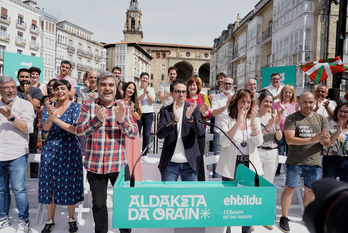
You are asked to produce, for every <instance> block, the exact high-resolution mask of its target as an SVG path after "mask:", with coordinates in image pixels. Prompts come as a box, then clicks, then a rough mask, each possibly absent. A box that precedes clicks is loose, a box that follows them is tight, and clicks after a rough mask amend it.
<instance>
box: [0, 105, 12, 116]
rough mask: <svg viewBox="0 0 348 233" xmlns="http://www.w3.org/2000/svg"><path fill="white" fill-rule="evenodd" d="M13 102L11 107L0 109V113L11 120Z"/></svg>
mask: <svg viewBox="0 0 348 233" xmlns="http://www.w3.org/2000/svg"><path fill="white" fill-rule="evenodd" d="M12 105H13V102H11V103H10V105H9V106H5V107H1V108H0V113H1V114H2V115H3V116H4V117H5V118H6V119H9V118H11V115H12V114H11V109H12Z"/></svg>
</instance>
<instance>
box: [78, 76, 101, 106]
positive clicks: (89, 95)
mask: <svg viewBox="0 0 348 233" xmlns="http://www.w3.org/2000/svg"><path fill="white" fill-rule="evenodd" d="M97 76H98V72H97V71H95V70H91V71H90V72H89V73H88V75H87V79H88V82H89V87H86V88H82V89H80V91H79V94H78V96H77V101H76V103H78V104H80V105H82V103H83V102H84V101H86V100H88V99H91V100H94V99H96V98H98V89H97Z"/></svg>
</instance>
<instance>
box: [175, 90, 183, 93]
mask: <svg viewBox="0 0 348 233" xmlns="http://www.w3.org/2000/svg"><path fill="white" fill-rule="evenodd" d="M174 93H175V94H186V91H180V90H174Z"/></svg>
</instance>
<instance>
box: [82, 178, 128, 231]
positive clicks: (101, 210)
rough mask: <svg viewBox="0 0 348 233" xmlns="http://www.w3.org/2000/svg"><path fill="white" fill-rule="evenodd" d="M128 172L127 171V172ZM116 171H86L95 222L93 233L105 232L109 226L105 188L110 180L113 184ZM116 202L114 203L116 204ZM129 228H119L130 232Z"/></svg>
mask: <svg viewBox="0 0 348 233" xmlns="http://www.w3.org/2000/svg"><path fill="white" fill-rule="evenodd" d="M128 174H129V173H128ZM117 176H118V172H115V173H108V174H105V175H103V174H96V173H93V172H87V179H88V183H89V186H90V189H91V192H92V204H93V207H92V210H93V219H94V223H95V227H94V232H95V233H107V232H108V228H109V224H108V223H109V218H108V208H107V206H106V198H107V188H108V182H109V180H110V182H111V185H112V186H114V184H115V182H116V179H117ZM116 204H117V203H114V205H116ZM131 231H132V230H131V229H120V232H122V233H126V232H131Z"/></svg>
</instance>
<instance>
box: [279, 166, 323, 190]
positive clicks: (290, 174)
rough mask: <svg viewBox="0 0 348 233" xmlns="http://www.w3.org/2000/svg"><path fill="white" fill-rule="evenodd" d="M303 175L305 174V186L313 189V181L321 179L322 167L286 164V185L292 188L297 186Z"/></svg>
mask: <svg viewBox="0 0 348 233" xmlns="http://www.w3.org/2000/svg"><path fill="white" fill-rule="evenodd" d="M301 175H302V176H303V181H304V186H306V187H308V188H310V189H311V188H312V184H313V182H315V181H317V180H319V179H320V175H321V167H320V166H307V165H292V164H286V180H285V185H286V186H288V187H290V188H297V186H298V182H299V181H300V179H301Z"/></svg>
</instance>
